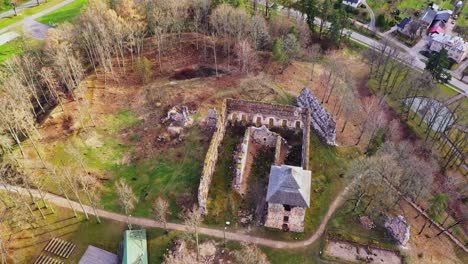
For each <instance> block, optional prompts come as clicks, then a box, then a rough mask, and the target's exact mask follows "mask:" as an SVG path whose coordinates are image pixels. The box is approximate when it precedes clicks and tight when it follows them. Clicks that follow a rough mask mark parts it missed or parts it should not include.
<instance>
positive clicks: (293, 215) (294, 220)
mask: <svg viewBox="0 0 468 264" xmlns="http://www.w3.org/2000/svg"><path fill="white" fill-rule="evenodd" d="M305 210H306V209H305V208H302V207H293V208H291V212H289V225H288V227H289V230H290V231H293V232H304V217H305Z"/></svg>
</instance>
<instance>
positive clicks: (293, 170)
mask: <svg viewBox="0 0 468 264" xmlns="http://www.w3.org/2000/svg"><path fill="white" fill-rule="evenodd" d="M298 104H299V107H297V106H290V105H278V104H268V103H261V102H252V101H244V100H235V99H226V100H225V101H224V102H223V106H222V109H221V111H220V112H219V115H218V117H217V123H216V131H215V132H214V134H213V137H212V140H211V143H210V147H209V149H208V153H207V155H206V159H205V163H204V167H203V172H202V176H201V179H200V186H199V189H198V204H199V206H200V208H201V209H202V212H203V213H204V214H207V208H206V202H207V196H208V191H209V187H210V184H211V178H212V176H213V173H214V170H215V167H216V162H217V159H218V154H219V151H220V148H221V147H222V144H221V143H222V141H223V138H224V135H225V133H226V130H227V129H230V127H231V125H232V124H234V123H241V124H242V125H244V126H245V127H246V133H245V136H244V139H243V141H242V143H241V147H240V153H239V154H238V156H237V158H236V162H237V164H236V172H235V177H234V179H232V180H233V185H232V186H233V189H234V190H236V191H237V192H239V193H240V194H241V195H242V194H243V193H245V190H246V184H247V182H246V180H247V177H249V175H248V174H249V173H248V171H249V169H248V168H246V163H247V164H248V163H249V162H247V161H248V160H249V158H251V157H249V155H250V156H252V155H251V154H250V153H254V151H249V150H250V149H251V147H252V146H254V147H255V145H257V146H267V147H269V148H271V149H274V151H275V159H274V162H273V164H271V165H272V166H271V170H270V174H269V179H268V188H267V193H266V198H265V201H266V203H267V206H268V212H267V216H266V221H265V226H266V227H271V228H279V229H284V230H290V231H294V232H303V231H304V217H305V212H306V209H307V208H308V207H309V206H310V198H311V197H310V189H311V175H312V172H311V171H310V170H308V161H309V149H310V147H309V139H310V131H311V129H314V130H315V131H316V132H317V133H318V134H319V135H320V137H321V138H323V139H324V140H325V142H327V143H328V144H330V145H335V126H336V125H335V122H334V121H333V119H332V118H331V116H330V115H329V114H328V113H327V112H326V111H325V110H324V109H323V107H322V106H321V105H320V103H319V102H318V100H317V99H316V98H315V97H314V96H313V95H312V94H311V92H310V91H309V90H308V89H306V88H305V89H304V90H303V91H302V93H301V96H300V97H299V98H298ZM314 123H316V124H314ZM270 129H273V130H275V131H278V130H280V131H285V130H286V131H296V133H297V132H298V131H299V132H300V133H301V134H300V135H302V136H300V137H301V139H302V141H301V142H302V145H299V147H300V149H299V152H294V153H298V157H299V159H300V164H299V162H297V164H289V165H288V164H285V157H286V156H287V153H288V151H290V150H291V148H290V147H289V146H288V142H287V141H286V140H285V138H283V137H282V135H279V134H278V133H275V132H273V131H271V130H270ZM233 155H234V153H233ZM293 165H294V166H293ZM252 177H255V175H252Z"/></svg>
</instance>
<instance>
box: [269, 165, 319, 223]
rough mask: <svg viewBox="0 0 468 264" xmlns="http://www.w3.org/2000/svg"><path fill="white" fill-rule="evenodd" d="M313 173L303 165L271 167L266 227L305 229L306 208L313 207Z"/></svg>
mask: <svg viewBox="0 0 468 264" xmlns="http://www.w3.org/2000/svg"><path fill="white" fill-rule="evenodd" d="M311 175H312V172H311V171H308V170H304V169H302V168H301V167H294V166H288V165H281V166H271V171H270V178H269V182H268V191H267V196H266V201H267V203H268V214H267V220H266V222H265V226H266V227H272V228H279V229H283V230H290V231H294V232H303V231H304V217H305V211H306V209H307V208H309V206H310V186H311Z"/></svg>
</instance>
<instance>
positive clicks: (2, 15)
mask: <svg viewBox="0 0 468 264" xmlns="http://www.w3.org/2000/svg"><path fill="white" fill-rule="evenodd" d="M41 2H42V1H39V3H41ZM36 5H37V1H36V0H32V1H29V2H26V3H24V4H22V5H20V6H18V7H17V8H16V12H17V13H19V12H20V11H21V10H23V9H25V8H28V7H31V6H36ZM14 14H15V11H13V9H11V10H8V11H6V12H3V13H1V14H0V18H5V17H10V16H13V15H14Z"/></svg>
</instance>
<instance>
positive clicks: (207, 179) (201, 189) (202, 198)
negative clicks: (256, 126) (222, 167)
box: [198, 101, 227, 214]
mask: <svg viewBox="0 0 468 264" xmlns="http://www.w3.org/2000/svg"><path fill="white" fill-rule="evenodd" d="M226 112H227V111H226V101H224V102H223V105H222V109H221V112H220V114H219V115H218V121H217V123H216V131H215V132H214V134H213V137H212V138H211V142H210V146H209V148H208V152H207V153H206V157H205V162H204V165H203V171H202V175H201V177H200V185H199V186H198V206H199V207H200V209H201V211H202V213H203V214H206V213H207V210H206V201H207V198H208V191H209V190H210V184H211V179H212V177H213V173H214V171H215V169H216V162H217V161H218V154H219V147H220V146H221V143H222V141H223V138H224V134H225V133H226V122H227V119H226Z"/></svg>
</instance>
